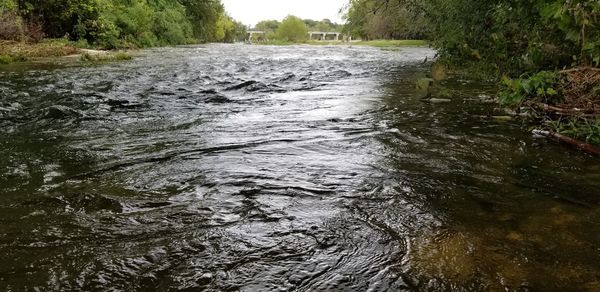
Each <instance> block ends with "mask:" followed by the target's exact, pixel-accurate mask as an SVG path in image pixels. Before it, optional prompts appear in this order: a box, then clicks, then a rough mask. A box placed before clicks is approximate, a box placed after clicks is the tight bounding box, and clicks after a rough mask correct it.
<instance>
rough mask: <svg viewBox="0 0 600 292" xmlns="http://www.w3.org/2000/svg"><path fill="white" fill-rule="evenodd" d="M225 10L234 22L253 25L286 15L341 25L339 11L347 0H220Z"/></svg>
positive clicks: (279, 18)
mask: <svg viewBox="0 0 600 292" xmlns="http://www.w3.org/2000/svg"><path fill="white" fill-rule="evenodd" d="M222 2H223V4H224V5H225V10H226V11H227V13H229V15H230V16H231V17H233V18H234V19H235V20H238V21H241V22H242V23H244V24H246V25H255V24H256V23H257V22H259V21H261V20H267V19H277V20H281V19H283V18H284V17H286V16H287V15H290V14H291V15H295V16H298V17H300V18H303V19H306V18H309V19H314V20H321V19H324V18H329V19H330V20H331V21H333V22H338V23H341V22H342V20H341V16H340V15H339V10H340V8H342V7H343V6H344V4H346V3H347V2H348V0H222Z"/></svg>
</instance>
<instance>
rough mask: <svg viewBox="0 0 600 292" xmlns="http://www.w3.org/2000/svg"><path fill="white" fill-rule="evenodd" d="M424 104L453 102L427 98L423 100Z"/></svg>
mask: <svg viewBox="0 0 600 292" xmlns="http://www.w3.org/2000/svg"><path fill="white" fill-rule="evenodd" d="M421 101H422V102H426V103H448V102H452V100H451V99H448V98H426V99H421Z"/></svg>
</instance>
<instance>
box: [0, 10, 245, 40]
mask: <svg viewBox="0 0 600 292" xmlns="http://www.w3.org/2000/svg"><path fill="white" fill-rule="evenodd" d="M0 8H2V9H1V10H0V20H2V19H6V18H7V16H6V15H8V14H9V13H13V14H15V15H13V16H8V17H10V18H12V19H13V21H12V23H10V25H12V26H15V27H20V31H21V36H20V37H21V38H25V39H26V38H27V37H28V36H30V35H31V34H32V33H33V31H32V29H31V28H32V27H35V26H36V25H37V26H39V27H40V30H41V33H43V35H45V36H46V37H50V38H62V37H67V38H69V39H71V40H73V41H81V42H87V43H89V44H90V45H96V46H100V47H105V48H118V47H147V46H156V45H175V44H186V43H192V42H207V41H234V40H236V39H241V38H242V37H240V36H241V35H245V26H244V25H242V24H241V23H239V22H235V21H234V20H233V19H232V18H231V17H229V16H228V15H226V14H225V12H224V8H223V5H222V4H221V2H220V0H0ZM7 25H8V24H7ZM7 25H4V26H7ZM13 30H14V29H13ZM4 34H7V33H3V30H2V29H0V38H10V39H14V38H16V37H15V36H14V35H12V36H11V37H8V36H7V35H4Z"/></svg>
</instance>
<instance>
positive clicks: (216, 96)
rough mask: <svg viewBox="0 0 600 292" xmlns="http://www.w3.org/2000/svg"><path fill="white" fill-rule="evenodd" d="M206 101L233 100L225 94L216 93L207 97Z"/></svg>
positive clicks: (223, 101) (221, 101) (224, 101)
mask: <svg viewBox="0 0 600 292" xmlns="http://www.w3.org/2000/svg"><path fill="white" fill-rule="evenodd" d="M206 102H210V103H230V102H233V100H231V99H229V98H227V97H226V96H224V95H222V94H216V95H213V96H211V97H209V98H207V99H206Z"/></svg>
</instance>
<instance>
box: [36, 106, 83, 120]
mask: <svg viewBox="0 0 600 292" xmlns="http://www.w3.org/2000/svg"><path fill="white" fill-rule="evenodd" d="M82 116H83V114H82V113H80V112H79V111H76V110H74V109H72V108H70V107H68V106H63V105H53V106H51V107H48V108H47V109H46V112H45V114H44V118H46V119H67V118H73V117H82Z"/></svg>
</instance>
